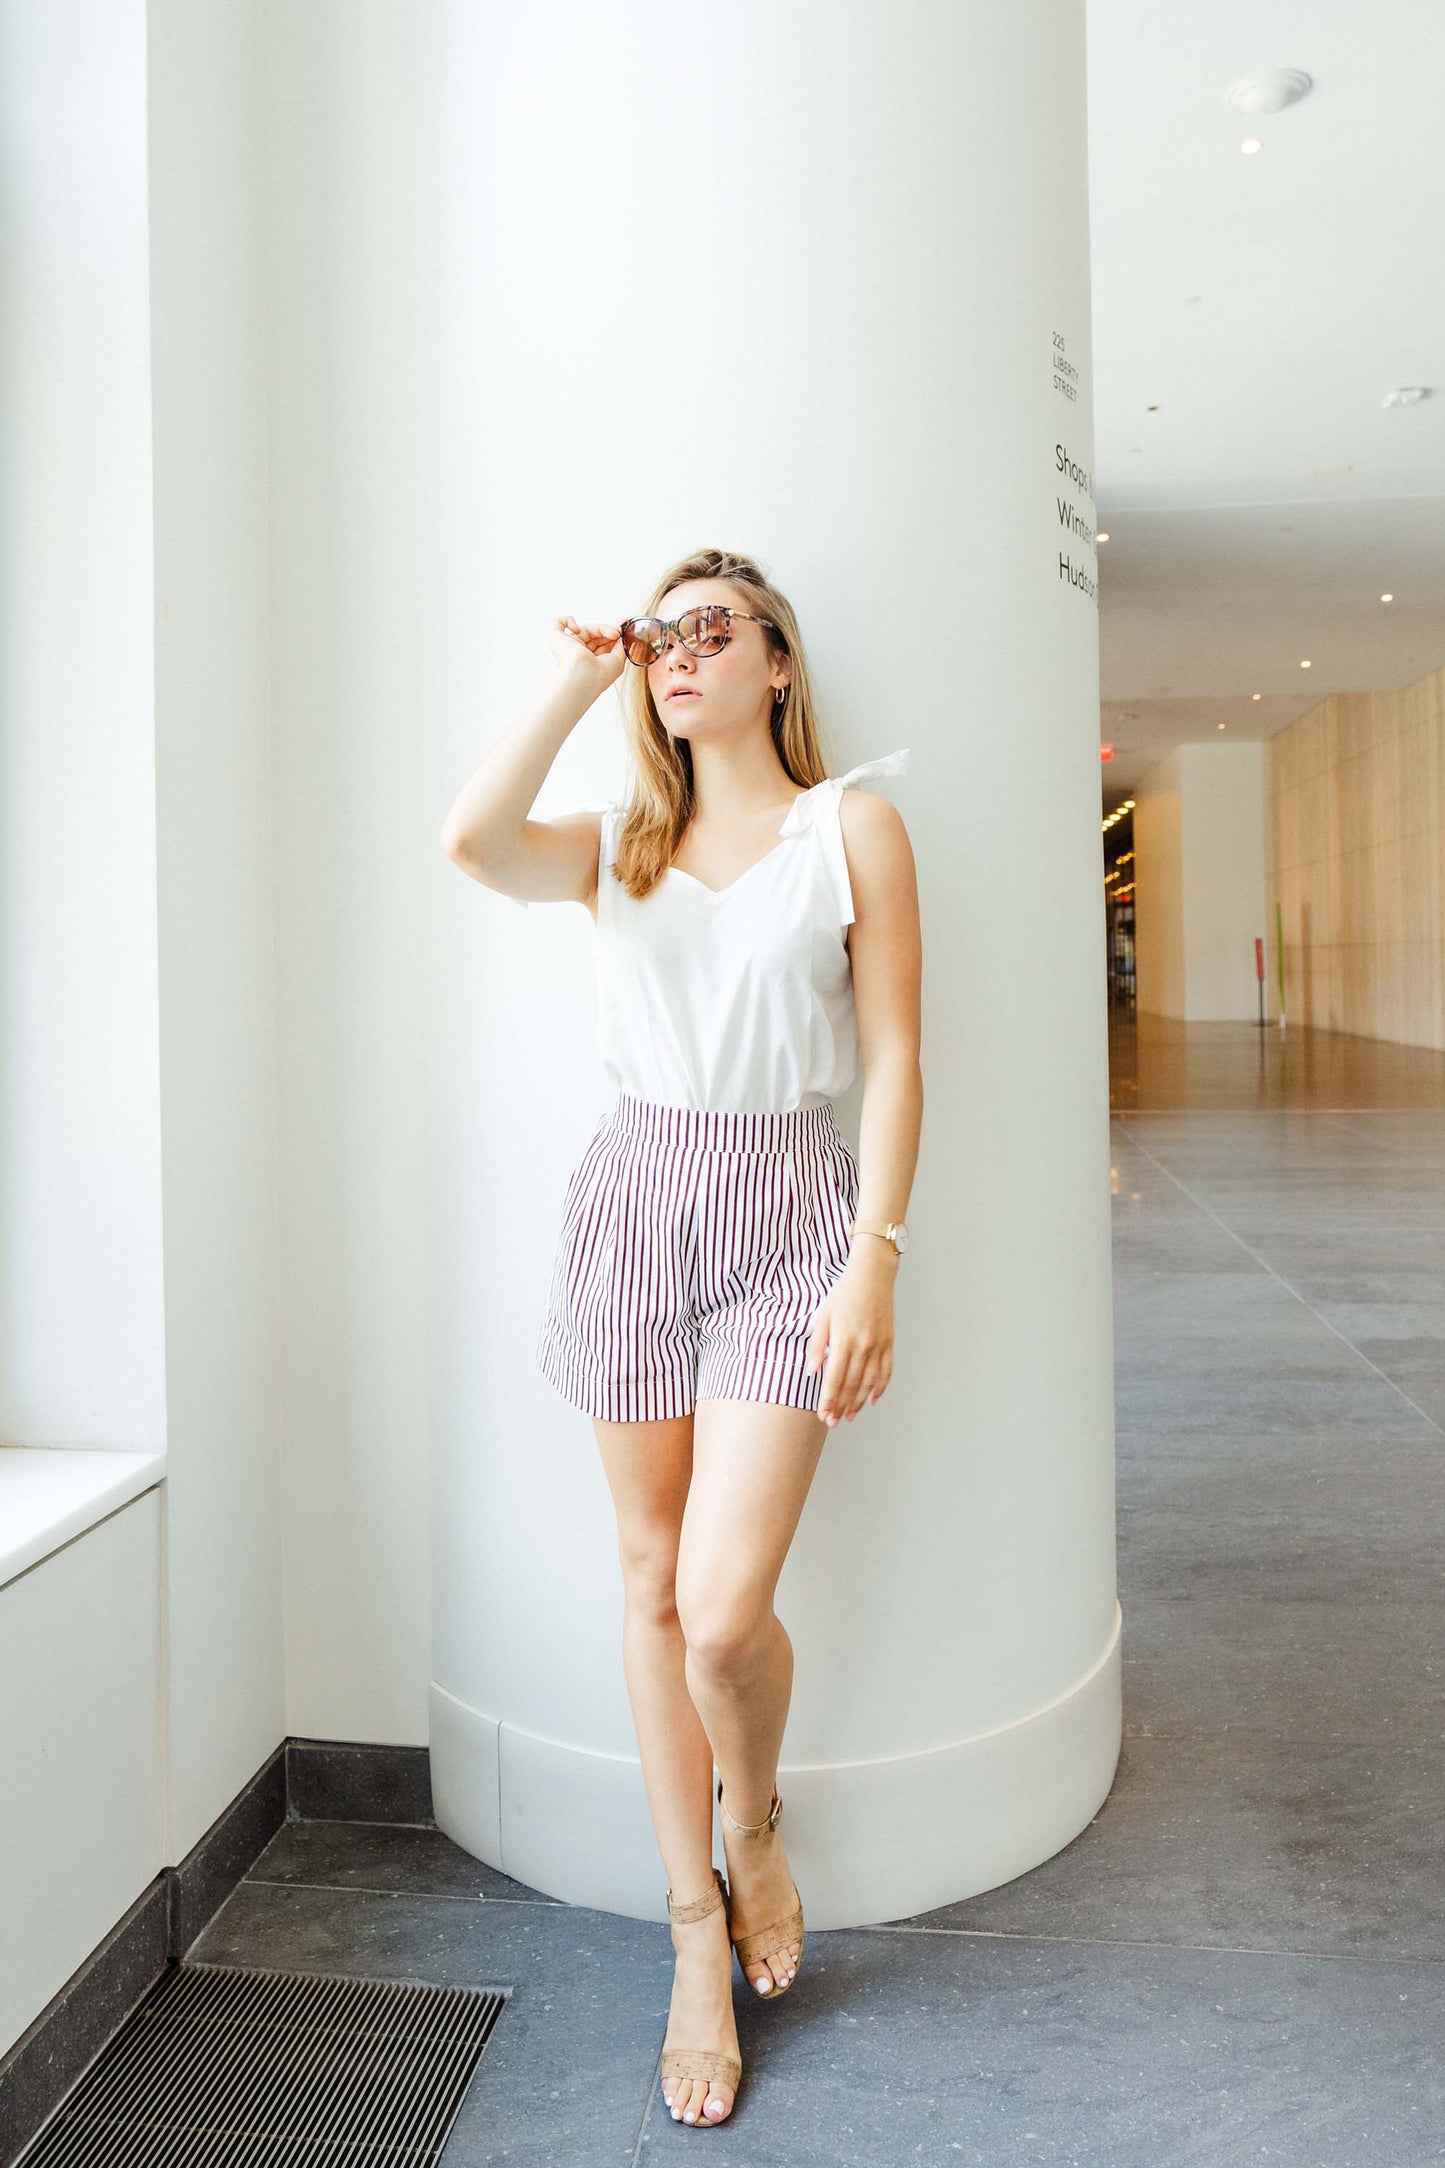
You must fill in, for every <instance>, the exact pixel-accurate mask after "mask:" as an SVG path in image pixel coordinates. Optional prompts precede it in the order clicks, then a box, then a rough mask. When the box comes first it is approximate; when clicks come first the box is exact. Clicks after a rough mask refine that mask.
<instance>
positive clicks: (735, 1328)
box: [536, 1091, 858, 1423]
mask: <svg viewBox="0 0 1445 2168" xmlns="http://www.w3.org/2000/svg"><path fill="white" fill-rule="evenodd" d="M857 1209H858V1165H857V1161H856V1160H855V1159H854V1157H853V1153H852V1151H851V1150H850V1148H849V1146H848V1143H847V1141H846V1139H845V1138H844V1136H843V1133H842V1131H841V1130H840V1129H839V1127H838V1122H837V1116H836V1114H835V1112H834V1108H833V1103H832V1101H831V1100H829V1099H824V1100H821V1101H818V1102H816V1103H815V1104H812V1105H808V1106H802V1107H798V1108H795V1109H793V1110H792V1111H791V1112H789V1113H786V1114H767V1113H752V1114H750V1113H736V1112H731V1111H721V1110H708V1109H703V1108H694V1107H675V1106H667V1105H664V1104H663V1103H662V1102H661V1101H659V1100H652V1099H642V1098H639V1097H637V1096H636V1095H635V1094H633V1093H630V1092H625V1091H623V1092H619V1093H618V1095H617V1097H616V1099H615V1100H614V1101H613V1103H612V1105H611V1106H610V1107H609V1108H608V1110H607V1112H606V1113H605V1114H604V1115H603V1117H602V1120H601V1121H600V1122H599V1123H598V1125H597V1128H596V1129H595V1130H594V1132H593V1134H592V1137H591V1138H590V1140H589V1142H588V1145H587V1148H586V1150H585V1152H584V1153H583V1155H582V1158H581V1160H580V1161H579V1162H578V1165H577V1166H576V1168H575V1169H574V1170H573V1173H572V1175H571V1178H570V1179H569V1181H568V1184H567V1192H566V1196H565V1199H564V1201H563V1208H562V1229H561V1234H560V1236H559V1238H558V1243H557V1251H556V1256H555V1259H554V1262H553V1267H552V1278H551V1287H550V1290H549V1294H548V1300H547V1308H546V1312H545V1314H544V1316H543V1319H542V1326H541V1331H540V1332H539V1334H538V1338H537V1349H536V1354H537V1362H538V1364H539V1366H540V1368H541V1370H542V1371H543V1373H544V1375H545V1376H546V1377H548V1378H549V1379H550V1380H551V1382H552V1384H553V1385H555V1386H556V1388H557V1390H558V1392H560V1393H561V1394H562V1396H563V1398H564V1399H566V1400H569V1401H570V1402H571V1403H572V1405H573V1406H574V1407H578V1408H581V1409H583V1410H584V1412H585V1413H586V1414H588V1415H594V1416H598V1417H601V1418H602V1419H603V1420H604V1421H607V1422H614V1423H631V1422H655V1421H659V1420H661V1419H663V1418H665V1417H668V1416H677V1415H686V1414H687V1413H688V1412H689V1411H690V1410H691V1409H692V1407H693V1406H694V1405H695V1403H696V1402H697V1401H698V1400H709V1399H721V1400H766V1401H772V1402H774V1403H776V1404H777V1405H779V1406H782V1407H788V1408H816V1407H817V1406H818V1402H819V1399H820V1397H821V1394H822V1386H823V1372H822V1371H815V1372H814V1373H813V1374H812V1376H811V1377H810V1376H809V1375H808V1374H807V1369H806V1365H807V1359H808V1339H809V1334H810V1332H811V1330H812V1324H813V1317H814V1313H815V1312H816V1310H817V1307H818V1305H819V1303H820V1302H821V1301H822V1300H823V1297H824V1296H825V1295H826V1294H827V1292H828V1290H829V1288H830V1287H831V1286H832V1284H833V1282H834V1281H835V1280H836V1279H837V1277H838V1275H839V1273H840V1272H841V1271H842V1270H843V1268H844V1266H845V1265H846V1264H847V1262H848V1241H849V1237H848V1222H849V1221H850V1220H851V1219H852V1217H853V1215H854V1213H855V1212H856V1211H857Z"/></svg>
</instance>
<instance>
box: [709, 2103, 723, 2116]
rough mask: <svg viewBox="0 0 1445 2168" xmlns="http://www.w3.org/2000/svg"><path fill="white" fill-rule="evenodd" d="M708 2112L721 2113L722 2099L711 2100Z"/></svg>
mask: <svg viewBox="0 0 1445 2168" xmlns="http://www.w3.org/2000/svg"><path fill="white" fill-rule="evenodd" d="M707 2112H708V2114H709V2115H721V2114H722V2102H721V2101H720V2100H710V2101H709V2102H708V2104H707Z"/></svg>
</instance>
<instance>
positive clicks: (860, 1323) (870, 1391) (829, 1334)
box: [808, 1237, 898, 1427]
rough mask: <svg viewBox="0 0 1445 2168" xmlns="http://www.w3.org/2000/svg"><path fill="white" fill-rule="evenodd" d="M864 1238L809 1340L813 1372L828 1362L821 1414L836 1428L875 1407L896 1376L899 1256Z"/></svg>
mask: <svg viewBox="0 0 1445 2168" xmlns="http://www.w3.org/2000/svg"><path fill="white" fill-rule="evenodd" d="M864 1240H865V1242H866V1243H867V1247H866V1248H860V1249H858V1250H855V1251H854V1252H853V1254H852V1256H851V1257H850V1258H849V1259H848V1263H847V1265H846V1266H845V1267H844V1270H843V1272H842V1273H841V1274H840V1276H839V1277H838V1278H837V1279H836V1280H835V1281H834V1282H833V1285H832V1286H831V1287H830V1288H829V1290H828V1293H827V1294H826V1295H825V1297H824V1298H823V1300H822V1302H820V1303H819V1305H818V1308H817V1310H816V1311H815V1312H814V1315H813V1330H812V1333H811V1335H810V1337H809V1340H808V1371H809V1375H811V1374H812V1372H813V1371H814V1370H816V1369H817V1368H818V1366H819V1364H820V1363H821V1362H823V1361H824V1359H825V1357H826V1360H827V1369H826V1371H825V1372H824V1377H823V1392H822V1397H821V1399H820V1402H819V1406H818V1413H819V1415H821V1416H822V1418H823V1420H824V1422H825V1423H827V1424H828V1425H829V1426H830V1427H831V1426H832V1425H833V1424H835V1423H837V1422H839V1421H840V1420H842V1419H844V1418H846V1419H847V1421H848V1422H850V1423H851V1422H852V1420H853V1418H854V1416H855V1415H856V1414H857V1413H858V1411H859V1409H860V1408H863V1407H871V1405H872V1404H873V1402H874V1401H875V1400H877V1399H878V1397H879V1395H880V1394H881V1393H882V1392H883V1391H884V1389H885V1387H886V1386H887V1384H888V1380H889V1379H890V1378H891V1377H892V1375H893V1282H894V1279H895V1278H896V1276H897V1272H898V1258H897V1256H896V1255H895V1254H894V1252H893V1251H892V1249H891V1248H890V1247H888V1246H887V1245H885V1244H883V1243H881V1242H878V1241H877V1239H876V1237H875V1238H873V1239H871V1240H870V1239H869V1238H867V1237H865V1238H864ZM875 1248H876V1250H877V1252H878V1254H877V1255H876V1256H874V1254H873V1252H874V1249H875Z"/></svg>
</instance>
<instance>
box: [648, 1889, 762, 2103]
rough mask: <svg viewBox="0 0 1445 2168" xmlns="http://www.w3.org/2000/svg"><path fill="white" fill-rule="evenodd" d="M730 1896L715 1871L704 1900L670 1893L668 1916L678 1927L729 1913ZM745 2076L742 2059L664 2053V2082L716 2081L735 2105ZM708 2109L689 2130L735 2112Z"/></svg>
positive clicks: (706, 2052) (702, 2051) (702, 2052)
mask: <svg viewBox="0 0 1445 2168" xmlns="http://www.w3.org/2000/svg"><path fill="white" fill-rule="evenodd" d="M727 1894H728V1886H727V1884H726V1882H724V1880H723V1878H722V1869H721V1868H720V1867H714V1868H713V1871H712V1887H711V1889H707V1890H704V1892H703V1894H702V1896H701V1897H693V1898H690V1899H689V1900H688V1902H687V1903H686V1904H681V1905H680V1904H675V1903H674V1902H673V1896H672V1891H671V1890H670V1889H669V1891H668V1893H667V1916H668V1918H669V1919H670V1920H672V1921H674V1922H678V1923H681V1922H683V1921H686V1920H705V1919H706V1918H707V1916H708V1914H709V1912H716V1910H717V1908H718V1906H719V1905H722V1906H723V1907H724V1909H726V1904H727ZM742 2074H743V2065H742V2058H741V2056H738V2055H723V2054H721V2053H719V2051H718V2050H717V2049H716V2048H664V2049H663V2051H662V2071H661V2076H662V2078H663V2080H664V2081H668V2080H671V2081H675V2082H677V2083H680V2084H685V2083H686V2082H687V2081H688V2080H689V2079H696V2080H698V2081H699V2082H700V2083H702V2084H705V2085H707V2086H708V2088H709V2090H711V2086H712V2081H713V2080H714V2079H716V2080H717V2081H718V2083H719V2084H721V2085H726V2086H728V2087H730V2089H731V2091H732V2094H733V2097H734V2101H736V2098H737V2090H738V2081H739V2080H740V2079H741V2077H742ZM662 2097H663V2099H664V2101H667V2108H668V2113H669V2114H670V2115H672V2116H673V2118H674V2120H675V2121H678V2122H684V2121H686V2118H685V2117H681V2116H678V2115H677V2114H676V2111H675V2110H674V2109H673V2106H672V2103H671V2101H670V2100H668V2099H667V2095H666V2093H664V2094H663V2096H662ZM706 2108H707V2100H706V2096H705V2097H704V2101H703V2110H702V2112H701V2113H699V2114H698V2116H697V2117H696V2120H695V2122H693V2123H692V2124H690V2125H689V2128H692V2129H700V2128H701V2127H702V2126H703V2125H704V2124H706V2125H707V2126H708V2127H709V2128H711V2127H713V2126H714V2125H715V2124H718V2123H725V2122H726V2121H727V2119H728V2115H731V2114H732V2109H731V2108H729V2109H728V2115H709V2114H707V2112H706Z"/></svg>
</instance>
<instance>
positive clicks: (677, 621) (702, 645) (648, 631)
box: [618, 602, 778, 669]
mask: <svg viewBox="0 0 1445 2168" xmlns="http://www.w3.org/2000/svg"><path fill="white" fill-rule="evenodd" d="M735 617H745V618H747V619H748V621H749V623H751V624H754V625H766V626H768V628H769V629H770V631H773V632H776V631H777V629H778V628H777V626H776V625H775V624H774V623H773V621H772V619H771V618H770V617H757V616H755V615H754V613H753V612H752V611H751V610H730V609H728V607H727V605H726V604H725V603H721V602H710V603H708V604H706V605H705V606H704V607H703V608H701V609H696V610H684V611H683V613H682V615H681V617H628V618H624V619H623V621H622V623H621V625H620V626H619V627H618V630H619V632H620V633H621V634H622V651H623V653H624V654H625V655H626V657H627V660H628V661H629V662H635V663H636V664H637V666H638V668H639V669H645V668H646V666H647V665H648V663H650V662H656V661H657V660H658V658H659V656H661V655H665V654H666V653H667V636H668V634H669V633H670V632H675V633H676V634H677V637H678V639H679V641H680V642H681V643H682V645H683V646H684V647H685V648H686V649H687V652H688V653H689V655H720V654H721V653H722V651H723V649H724V648H725V647H726V646H727V644H728V641H729V640H730V639H731V638H732V621H733V619H734V618H735Z"/></svg>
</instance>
